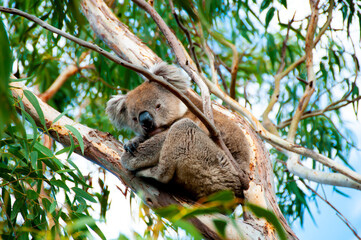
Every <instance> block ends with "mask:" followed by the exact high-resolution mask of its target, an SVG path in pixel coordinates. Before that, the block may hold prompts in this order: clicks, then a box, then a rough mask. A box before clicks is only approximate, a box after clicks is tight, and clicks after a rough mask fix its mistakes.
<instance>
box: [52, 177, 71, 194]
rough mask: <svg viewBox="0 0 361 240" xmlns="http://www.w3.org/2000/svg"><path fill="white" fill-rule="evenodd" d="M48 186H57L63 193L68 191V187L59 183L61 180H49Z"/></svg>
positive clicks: (63, 183)
mask: <svg viewBox="0 0 361 240" xmlns="http://www.w3.org/2000/svg"><path fill="white" fill-rule="evenodd" d="M50 184H51V185H53V186H57V187H61V188H63V189H64V190H65V191H70V189H69V187H68V186H67V185H66V184H65V182H63V181H61V180H56V179H55V180H50Z"/></svg>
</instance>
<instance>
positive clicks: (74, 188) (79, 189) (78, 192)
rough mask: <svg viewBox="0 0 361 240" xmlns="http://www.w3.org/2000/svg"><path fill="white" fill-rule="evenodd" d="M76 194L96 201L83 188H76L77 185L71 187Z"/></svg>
mask: <svg viewBox="0 0 361 240" xmlns="http://www.w3.org/2000/svg"><path fill="white" fill-rule="evenodd" d="M71 189H72V190H73V191H74V192H75V194H76V195H78V196H79V197H82V198H84V199H86V200H88V201H90V202H93V203H96V202H97V201H96V200H95V199H94V198H93V197H92V196H91V195H90V194H89V193H87V192H85V191H84V190H83V189H81V188H78V187H72V188H71Z"/></svg>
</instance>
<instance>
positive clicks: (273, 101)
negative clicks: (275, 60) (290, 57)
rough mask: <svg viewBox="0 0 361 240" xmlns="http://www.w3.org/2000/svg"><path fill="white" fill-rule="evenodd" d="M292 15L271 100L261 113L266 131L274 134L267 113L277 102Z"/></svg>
mask: <svg viewBox="0 0 361 240" xmlns="http://www.w3.org/2000/svg"><path fill="white" fill-rule="evenodd" d="M294 17H295V15H293V18H292V20H291V21H289V22H288V28H287V34H286V37H285V39H284V40H283V46H282V50H281V62H280V66H279V69H278V71H277V73H276V75H275V76H274V79H275V86H274V91H273V94H272V96H271V100H270V102H269V103H268V106H267V108H266V109H265V110H264V112H263V114H262V119H263V125H264V126H265V128H266V129H267V130H268V131H270V132H271V133H273V134H275V135H278V131H277V128H276V126H275V125H274V123H273V122H272V121H271V120H270V119H269V116H268V115H269V113H270V112H271V111H272V109H273V107H274V105H275V104H276V103H277V102H278V98H279V95H280V85H281V79H282V76H281V75H280V73H281V72H282V71H283V69H284V67H285V58H286V49H287V41H288V36H289V31H290V26H291V24H292V22H293V20H294Z"/></svg>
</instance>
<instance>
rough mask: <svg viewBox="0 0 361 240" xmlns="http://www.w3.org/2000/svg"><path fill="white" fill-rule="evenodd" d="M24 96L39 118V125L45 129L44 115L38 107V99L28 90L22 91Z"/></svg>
mask: <svg viewBox="0 0 361 240" xmlns="http://www.w3.org/2000/svg"><path fill="white" fill-rule="evenodd" d="M24 95H25V97H26V98H27V99H28V100H29V102H30V103H31V104H32V105H33V107H34V108H35V110H36V113H37V114H38V116H39V120H40V122H41V124H42V125H43V126H44V129H46V125H45V118H44V113H43V110H42V109H41V107H40V104H39V102H38V99H37V98H36V97H35V95H34V94H33V93H32V92H30V91H29V90H24Z"/></svg>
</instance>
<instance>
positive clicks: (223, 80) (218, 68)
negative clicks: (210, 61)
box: [216, 64, 228, 92]
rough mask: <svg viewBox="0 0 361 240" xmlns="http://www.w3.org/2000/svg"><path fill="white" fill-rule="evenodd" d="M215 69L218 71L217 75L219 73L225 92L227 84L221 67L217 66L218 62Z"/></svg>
mask: <svg viewBox="0 0 361 240" xmlns="http://www.w3.org/2000/svg"><path fill="white" fill-rule="evenodd" d="M216 69H217V73H218V75H219V78H220V79H221V81H222V86H223V88H224V91H225V92H228V86H227V83H226V80H225V79H224V77H223V74H222V71H221V68H220V67H219V64H217V67H216Z"/></svg>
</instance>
